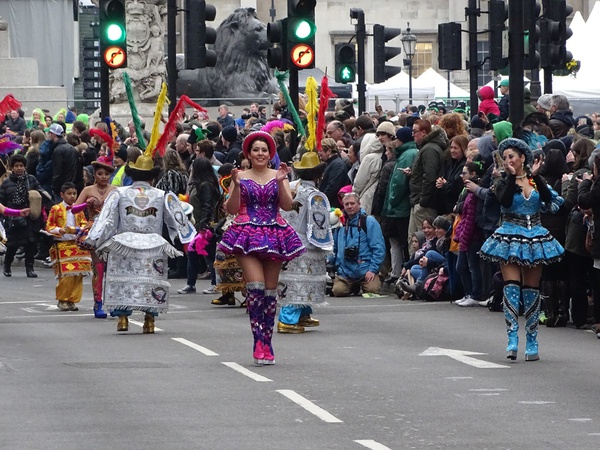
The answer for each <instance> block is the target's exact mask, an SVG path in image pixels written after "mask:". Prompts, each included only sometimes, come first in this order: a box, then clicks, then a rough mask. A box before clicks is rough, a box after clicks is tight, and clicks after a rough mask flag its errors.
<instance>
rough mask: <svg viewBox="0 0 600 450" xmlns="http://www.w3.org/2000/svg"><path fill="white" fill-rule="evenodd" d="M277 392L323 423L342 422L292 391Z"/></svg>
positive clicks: (280, 390)
mask: <svg viewBox="0 0 600 450" xmlns="http://www.w3.org/2000/svg"><path fill="white" fill-rule="evenodd" d="M277 392H279V393H280V394H282V395H284V396H286V397H287V398H289V399H290V400H291V401H293V402H294V403H296V404H297V405H299V406H301V407H303V408H304V409H305V410H307V411H308V412H309V413H311V414H314V415H315V416H317V417H318V418H319V419H321V420H322V421H323V422H327V423H343V420H340V419H338V418H337V417H335V416H334V415H332V414H331V413H329V412H327V411H325V410H324V409H323V408H321V407H320V406H317V405H315V404H314V403H313V402H311V401H310V400H308V399H306V398H304V397H302V396H301V395H300V394H298V393H297V392H295V391H292V390H289V389H279V390H278V391H277Z"/></svg>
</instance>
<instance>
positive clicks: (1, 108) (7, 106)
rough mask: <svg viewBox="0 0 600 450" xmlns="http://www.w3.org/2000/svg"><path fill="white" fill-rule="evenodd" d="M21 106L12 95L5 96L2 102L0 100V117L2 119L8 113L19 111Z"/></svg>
mask: <svg viewBox="0 0 600 450" xmlns="http://www.w3.org/2000/svg"><path fill="white" fill-rule="evenodd" d="M21 106H23V104H22V103H21V102H20V101H19V100H17V99H16V98H14V97H13V95H12V94H7V95H6V97H4V98H3V99H2V100H0V116H1V118H2V119H4V116H5V115H6V114H8V113H9V112H11V111H13V110H16V109H19V108H20V107H21Z"/></svg>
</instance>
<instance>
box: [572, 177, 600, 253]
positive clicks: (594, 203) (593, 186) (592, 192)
mask: <svg viewBox="0 0 600 450" xmlns="http://www.w3.org/2000/svg"><path fill="white" fill-rule="evenodd" d="M577 203H578V204H579V207H580V208H582V209H589V208H591V209H592V211H593V213H594V225H595V224H596V223H599V224H600V182H599V181H598V180H596V181H594V182H592V180H584V181H582V182H581V184H580V185H579V195H578V196H577ZM592 258H594V259H600V226H594V233H593V235H592Z"/></svg>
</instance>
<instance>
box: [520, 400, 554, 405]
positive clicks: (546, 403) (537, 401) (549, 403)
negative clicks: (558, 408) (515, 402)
mask: <svg viewBox="0 0 600 450" xmlns="http://www.w3.org/2000/svg"><path fill="white" fill-rule="evenodd" d="M519 403H520V404H521V405H553V404H554V403H556V402H545V401H543V400H533V401H523V402H519Z"/></svg>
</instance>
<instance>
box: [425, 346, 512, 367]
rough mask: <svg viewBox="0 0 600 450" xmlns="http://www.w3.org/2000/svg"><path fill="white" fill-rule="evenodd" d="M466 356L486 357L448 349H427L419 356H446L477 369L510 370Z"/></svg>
mask: <svg viewBox="0 0 600 450" xmlns="http://www.w3.org/2000/svg"><path fill="white" fill-rule="evenodd" d="M468 355H487V353H479V352H469V351H466V350H453V349H450V348H439V347H429V348H428V349H427V350H425V351H424V352H423V353H421V354H420V355H419V356H448V357H450V358H452V359H455V360H456V361H459V362H461V363H464V364H468V365H469V366H473V367H477V368H478V369H510V366H506V365H503V364H496V363H491V362H488V361H482V360H480V359H476V358H471V357H470V356H468Z"/></svg>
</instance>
